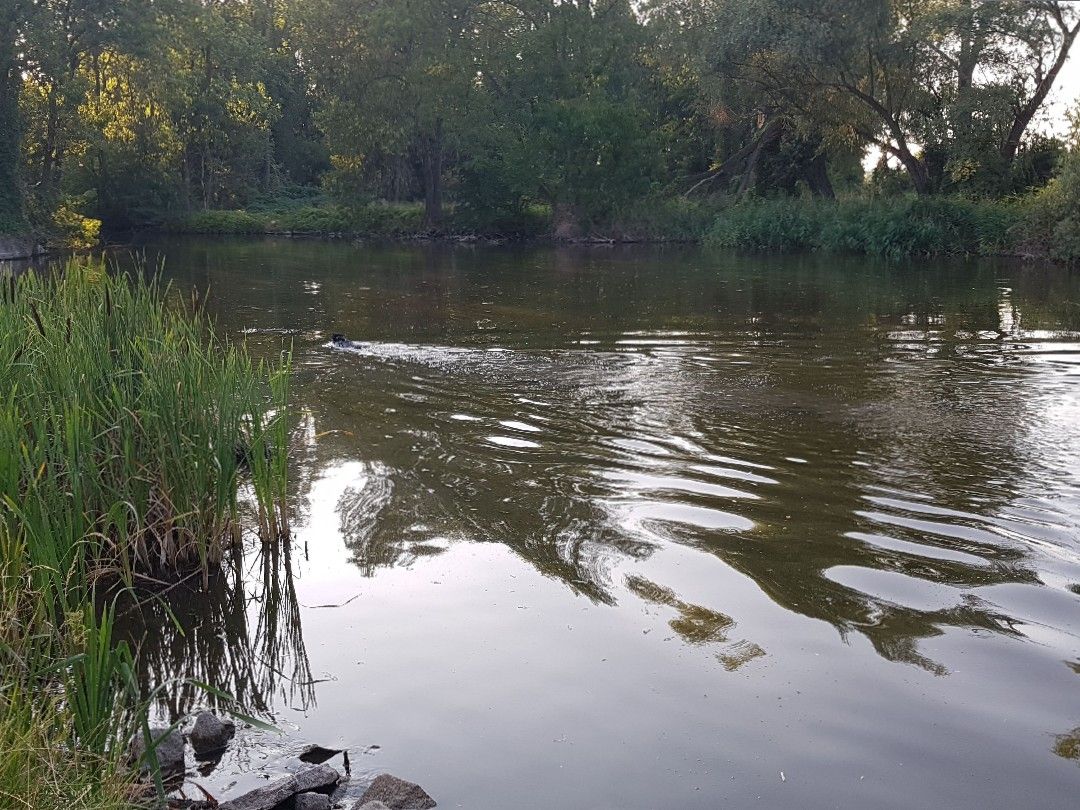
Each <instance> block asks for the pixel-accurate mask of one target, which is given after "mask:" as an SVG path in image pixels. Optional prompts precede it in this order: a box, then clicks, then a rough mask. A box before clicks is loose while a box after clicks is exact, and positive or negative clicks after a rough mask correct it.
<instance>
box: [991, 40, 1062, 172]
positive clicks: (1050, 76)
mask: <svg viewBox="0 0 1080 810" xmlns="http://www.w3.org/2000/svg"><path fill="white" fill-rule="evenodd" d="M1078 33H1080V23H1078V24H1077V25H1076V26H1075V27H1073V28H1063V29H1062V36H1063V38H1062V40H1061V46H1060V47H1059V48H1058V53H1057V57H1056V58H1055V59H1054V64H1053V65H1051V67H1050V70H1048V71H1047V72H1046V75H1045V76H1043V77H1042V81H1040V82H1039V83H1038V85H1037V86H1036V87H1035V92H1034V93H1033V94H1032V96H1031V98H1030V99H1028V103H1027V104H1025V105H1024V106H1023V107H1021V108H1020V109H1018V110H1017V111H1016V115H1015V117H1014V118H1013V123H1012V126H1011V127H1010V128H1009V134H1008V135H1007V136H1006V138H1005V142H1004V143H1003V144H1002V146H1001V157H1002V158H1003V159H1004V160H1005V165H1006V166H1008V167H1010V168H1011V167H1012V165H1013V162H1014V161H1015V160H1016V153H1017V152H1018V151H1019V150H1020V142H1021V141H1022V140H1023V139H1024V133H1025V132H1027V128H1028V126H1029V125H1030V124H1031V121H1032V119H1034V118H1035V114H1036V113H1037V112H1038V111H1039V110H1040V109H1041V108H1042V105H1043V102H1044V101H1046V97H1047V96H1048V95H1050V90H1051V89H1052V88H1053V86H1054V82H1055V81H1057V77H1058V74H1059V73H1061V69H1062V68H1063V67H1064V66H1065V61H1066V60H1067V59H1068V58H1069V49H1070V48H1072V45H1073V42H1074V41H1075V40H1076V35H1077V34H1078Z"/></svg>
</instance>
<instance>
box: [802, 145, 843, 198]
mask: <svg viewBox="0 0 1080 810" xmlns="http://www.w3.org/2000/svg"><path fill="white" fill-rule="evenodd" d="M799 175H800V176H801V177H802V180H803V182H804V183H806V185H807V187H808V188H809V189H810V193H811V194H813V195H814V196H815V197H825V198H826V199H829V200H835V199H836V191H835V190H834V189H833V184H832V181H831V180H830V179H829V159H828V158H827V157H825V155H824V153H821V152H819V153H818V154H816V155H814V157H813V158H811V159H810V160H809V161H808V162H807V163H805V164H804V165H803V166H802V167H801V168H800V170H799Z"/></svg>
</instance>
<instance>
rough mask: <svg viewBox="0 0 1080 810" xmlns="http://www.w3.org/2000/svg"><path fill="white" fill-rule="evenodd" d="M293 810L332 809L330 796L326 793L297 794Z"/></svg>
mask: <svg viewBox="0 0 1080 810" xmlns="http://www.w3.org/2000/svg"><path fill="white" fill-rule="evenodd" d="M293 810H330V797H329V796H327V795H326V794H325V793H300V794H297V796H296V798H295V799H294V800H293Z"/></svg>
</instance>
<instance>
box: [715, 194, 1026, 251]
mask: <svg viewBox="0 0 1080 810" xmlns="http://www.w3.org/2000/svg"><path fill="white" fill-rule="evenodd" d="M1015 216H1016V214H1015V212H1014V211H1013V207H1012V205H1011V204H1008V203H985V202H973V201H970V200H964V199H960V198H930V199H926V198H916V197H903V198H897V199H878V200H861V199H856V200H847V201H843V202H832V201H824V200H809V199H796V198H779V199H770V200H750V201H746V202H743V203H740V204H737V205H733V206H731V207H730V208H727V209H725V210H724V211H723V212H722V213H721V214H720V215H719V216H718V218H717V220H716V223H715V225H714V226H713V227H712V229H711V230H710V231H709V234H708V236H707V240H706V241H707V242H708V243H709V244H712V245H715V246H717V247H725V248H731V249H736V250H748V251H761V252H763V251H769V252H784V253H790V252H796V251H823V252H834V253H856V254H866V255H870V256H881V257H885V258H889V259H900V258H905V257H909V256H941V255H989V254H995V253H1000V252H1003V251H1005V250H1007V249H1008V248H1009V246H1010V244H1011V239H1010V236H1009V227H1010V224H1011V223H1012V222H1014V221H1015Z"/></svg>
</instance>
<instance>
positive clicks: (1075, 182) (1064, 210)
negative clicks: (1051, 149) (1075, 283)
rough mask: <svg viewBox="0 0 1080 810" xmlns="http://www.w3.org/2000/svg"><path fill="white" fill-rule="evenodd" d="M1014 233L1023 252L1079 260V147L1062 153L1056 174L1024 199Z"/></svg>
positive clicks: (1068, 261)
mask: <svg viewBox="0 0 1080 810" xmlns="http://www.w3.org/2000/svg"><path fill="white" fill-rule="evenodd" d="M1016 233H1017V235H1018V236H1019V238H1020V239H1021V240H1022V242H1023V243H1024V248H1025V252H1030V253H1035V254H1039V255H1046V256H1050V257H1051V258H1053V259H1056V260H1058V261H1062V262H1066V263H1068V264H1077V263H1080V150H1078V149H1076V148H1074V149H1073V151H1071V152H1070V153H1069V154H1068V155H1066V157H1065V158H1064V159H1063V160H1062V162H1061V168H1060V172H1059V174H1058V176H1057V177H1056V178H1054V180H1052V181H1051V182H1050V184H1049V185H1048V186H1046V188H1044V189H1041V190H1040V191H1038V192H1036V193H1035V194H1034V195H1032V196H1031V197H1030V198H1029V199H1028V200H1027V201H1026V204H1025V206H1024V215H1023V219H1022V220H1021V221H1020V223H1019V224H1018V225H1017V227H1016Z"/></svg>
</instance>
